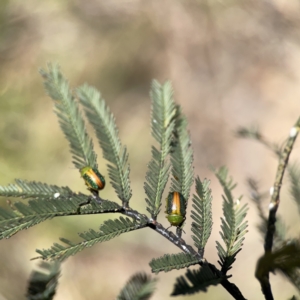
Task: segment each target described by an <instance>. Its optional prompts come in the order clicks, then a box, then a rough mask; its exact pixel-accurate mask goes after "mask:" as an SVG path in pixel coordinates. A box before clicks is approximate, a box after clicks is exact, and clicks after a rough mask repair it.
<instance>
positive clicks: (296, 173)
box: [287, 163, 300, 212]
mask: <svg viewBox="0 0 300 300" xmlns="http://www.w3.org/2000/svg"><path fill="white" fill-rule="evenodd" d="M287 170H288V174H289V178H290V182H291V183H290V184H291V186H290V193H291V195H292V198H293V200H294V201H295V203H296V205H297V207H298V211H299V212H300V166H299V164H296V163H295V164H293V166H291V167H288V169H287Z"/></svg>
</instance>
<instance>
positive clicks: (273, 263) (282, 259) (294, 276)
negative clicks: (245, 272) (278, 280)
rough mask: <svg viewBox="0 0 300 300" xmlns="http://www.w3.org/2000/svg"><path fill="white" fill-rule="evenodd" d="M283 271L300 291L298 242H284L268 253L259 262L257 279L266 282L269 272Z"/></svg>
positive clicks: (299, 245)
mask: <svg viewBox="0 0 300 300" xmlns="http://www.w3.org/2000/svg"><path fill="white" fill-rule="evenodd" d="M275 270H279V271H281V272H282V273H283V274H284V275H285V276H286V277H287V278H288V279H289V281H290V282H291V283H292V284H293V285H294V286H295V287H296V288H297V289H298V290H300V276H299V275H300V244H299V241H297V240H292V241H288V242H284V243H282V244H281V247H280V248H278V249H276V250H274V251H272V253H269V252H266V253H265V254H264V255H263V256H262V257H261V258H260V259H259V260H258V261H257V265H256V270H255V277H256V278H257V279H258V280H259V281H260V282H264V280H265V278H266V277H268V276H269V272H274V271H275Z"/></svg>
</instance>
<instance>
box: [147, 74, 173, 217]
mask: <svg viewBox="0 0 300 300" xmlns="http://www.w3.org/2000/svg"><path fill="white" fill-rule="evenodd" d="M150 95H151V99H152V115H151V124H152V135H153V137H154V138H155V139H156V140H157V141H158V143H159V144H160V150H157V149H156V148H155V147H152V151H151V152H152V159H151V161H150V163H149V165H148V171H147V174H146V182H145V185H144V188H145V192H146V195H147V197H148V198H146V203H147V204H148V207H147V210H148V212H149V213H150V214H151V217H152V218H154V219H156V216H157V215H158V213H159V211H160V206H161V197H162V193H163V191H164V189H165V186H166V184H167V181H168V177H169V169H170V164H169V163H167V162H166V157H167V155H168V153H169V152H170V149H171V142H172V133H173V130H174V126H175V121H174V117H175V114H176V108H175V104H174V101H173V90H172V86H171V83H170V82H166V83H165V84H163V85H160V84H159V83H158V82H157V81H155V80H154V81H153V82H152V87H151V92H150Z"/></svg>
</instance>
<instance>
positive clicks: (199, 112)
mask: <svg viewBox="0 0 300 300" xmlns="http://www.w3.org/2000/svg"><path fill="white" fill-rule="evenodd" d="M299 6H300V4H299V1H297V0H290V1H280V0H271V1H259V0H245V1H242V2H241V1H236V0H231V1H224V0H221V1H207V0H198V1H194V0H193V1H192V0H183V1H172V0H167V1H163V2H162V1H158V0H154V1H142V0H129V1H123V2H120V1H116V0H111V1H104V0H91V1H83V0H75V1H68V0H65V1H58V0H56V1H37V0H28V1H18V0H2V1H0V78H1V79H0V136H1V139H0V165H1V169H0V180H1V184H2V185H4V184H8V183H10V182H12V181H13V179H14V178H15V177H17V178H22V179H27V180H33V179H36V178H38V179H40V180H41V181H45V182H49V183H51V184H59V185H64V186H65V185H69V186H71V187H75V188H76V189H78V190H80V191H84V189H85V187H84V184H83V183H82V182H81V180H80V178H79V175H78V172H77V170H72V169H71V159H70V155H69V153H68V145H67V142H65V141H64V138H63V136H62V134H61V132H60V130H59V125H58V124H57V120H56V119H55V116H54V114H53V113H52V112H51V103H50V101H49V99H47V96H46V95H45V93H44V90H43V86H42V83H41V80H40V76H39V75H38V70H39V68H40V67H44V66H45V65H46V63H47V62H48V61H54V62H55V61H56V62H58V63H59V64H60V65H61V66H62V68H63V69H64V72H65V74H66V76H67V77H68V78H69V79H70V82H72V84H74V86H77V85H79V84H82V83H84V82H88V83H89V84H91V85H94V86H96V87H97V88H98V89H99V90H100V91H101V93H102V95H103V97H104V98H105V99H106V100H107V101H108V103H109V105H110V107H111V109H112V111H113V113H114V115H115V116H116V119H117V120H118V127H119V128H120V136H121V139H122V140H124V143H125V144H126V145H128V152H129V153H130V157H129V159H130V164H131V166H132V173H131V174H132V177H131V179H132V185H133V195H134V196H133V201H135V202H134V203H135V204H136V205H137V206H138V205H143V201H142V199H144V198H145V196H144V193H143V187H142V183H141V182H140V178H144V174H145V171H146V163H147V161H148V160H149V157H147V155H150V154H149V153H148V152H147V151H145V152H141V151H140V150H138V149H140V147H136V145H137V144H139V145H145V149H148V148H147V147H148V145H149V144H150V141H149V140H150V133H149V127H148V123H149V121H148V120H150V113H149V107H150V101H149V97H148V91H149V86H150V82H151V79H152V78H157V79H159V81H164V80H165V79H171V80H172V83H173V86H174V87H175V94H176V97H177V99H176V101H177V102H179V103H181V104H182V105H183V110H184V112H185V114H186V115H187V117H188V120H189V126H190V129H191V136H192V137H191V139H192V140H193V148H194V153H195V164H196V169H195V173H196V174H200V177H201V178H204V177H205V176H206V177H210V178H211V177H212V176H211V174H209V173H208V171H207V169H206V167H207V165H209V164H212V165H222V164H225V165H228V166H229V168H230V169H231V170H234V174H233V175H234V177H235V178H241V179H242V178H245V177H246V176H248V174H249V173H250V174H251V175H252V177H255V178H257V176H255V175H257V174H260V176H261V177H260V178H258V179H260V180H261V181H262V184H264V183H267V184H271V182H272V180H273V178H270V176H272V175H270V174H273V173H272V172H271V171H272V170H273V168H274V166H275V164H276V162H275V161H274V165H272V163H270V161H269V160H268V156H267V155H266V156H265V157H267V158H264V157H262V156H261V157H259V156H260V152H258V154H257V155H253V156H251V154H253V153H254V151H255V150H256V148H252V146H248V144H245V143H247V142H233V140H232V137H231V130H232V129H233V128H236V127H237V125H245V124H246V125H248V124H249V123H259V124H260V125H261V127H262V129H263V131H264V132H266V130H268V132H269V133H270V135H271V137H270V140H278V139H279V138H280V137H282V136H286V135H285V134H284V130H285V131H286V127H285V124H286V126H289V125H288V124H290V123H291V120H294V119H296V117H297V115H298V111H299V105H298V102H297V100H296V99H299V97H300V85H299V84H298V83H299V80H300V77H299V71H298V69H299V64H300V61H299V55H298V52H299V50H300V48H299V39H300V33H299V30H298V28H299V25H300V16H299V13H298V12H299ZM123 137H125V139H123ZM273 137H276V138H274V139H273ZM243 143H244V144H243ZM244 145H247V146H244ZM97 151H99V150H97ZM98 157H101V155H100V154H99V155H98ZM98 163H99V165H101V163H103V161H102V160H101V159H98ZM232 165H233V166H234V167H232ZM245 173H246V174H245ZM104 175H106V176H107V174H104ZM241 181H242V180H239V182H241ZM106 193H107V194H106V195H105V196H106V197H107V198H109V197H110V196H111V195H113V194H112V189H111V188H109V187H108V188H107V192H106ZM216 193H217V191H216ZM241 193H244V194H246V192H244V191H241ZM139 199H140V200H139ZM139 202H140V203H139ZM2 205H3V206H5V201H3V202H2V203H1V206H2ZM285 208H286V214H291V216H292V213H293V208H288V207H285ZM213 209H216V208H213ZM219 213H221V212H219ZM253 218H254V219H255V217H253ZM218 219H219V218H215V219H214V222H215V220H218ZM289 219H290V222H291V223H292V224H293V223H295V222H296V221H295V219H293V217H290V218H289ZM100 222H103V220H99V217H98V218H97V217H94V216H93V217H82V218H80V219H79V218H77V217H74V218H66V219H62V220H53V221H51V222H46V223H45V224H44V225H40V226H38V228H36V229H32V230H29V231H28V232H24V233H23V234H21V235H20V236H16V237H15V238H13V239H12V240H11V241H2V246H1V250H0V254H1V261H0V262H1V266H2V268H1V271H0V290H1V293H2V294H3V296H4V297H6V298H7V299H22V297H23V299H24V297H25V296H24V294H25V290H26V280H27V278H28V275H29V273H30V270H31V269H32V264H29V263H28V258H30V257H32V256H33V255H34V250H35V248H38V247H40V248H41V247H47V246H49V245H50V243H51V241H52V240H53V237H54V236H55V237H56V236H59V235H64V231H73V232H74V231H82V230H83V229H84V228H89V227H91V226H95V227H97V226H98V224H99V223H100ZM256 223H257V222H256V220H253V223H252V224H249V227H252V228H254V226H255V225H254V224H256ZM216 227H217V226H216ZM79 228H80V229H79ZM74 234H75V233H74ZM250 234H254V235H253V236H252V241H253V242H251V243H250V242H249V244H248V245H246V244H245V247H244V250H245V256H243V258H244V259H249V260H250V259H251V262H252V264H251V263H249V266H250V267H249V269H247V270H245V266H243V272H244V274H247V273H249V274H251V277H253V276H252V274H253V269H251V265H252V266H253V264H254V263H255V261H256V260H257V258H258V257H259V256H260V254H261V252H259V249H261V251H262V244H261V241H260V240H259V239H258V238H257V236H255V232H254V230H253V229H252V232H251V233H249V237H250ZM212 235H214V236H216V235H218V232H213V233H212ZM151 237H152V236H151ZM151 237H148V236H147V237H145V236H144V234H141V235H139V236H138V239H139V244H134V245H135V246H134V247H136V249H135V251H134V252H135V253H132V254H130V253H131V251H132V246H131V247H130V246H127V243H130V242H133V243H136V239H137V235H135V236H132V237H131V238H130V237H127V238H126V240H125V239H120V242H119V243H122V249H123V251H124V253H126V261H127V259H128V260H129V261H130V260H132V261H135V262H136V265H134V266H135V267H136V269H135V270H131V271H132V272H130V273H134V272H135V271H137V270H138V269H139V268H140V266H141V265H143V266H145V268H146V265H147V261H148V258H149V257H153V256H157V257H158V256H159V255H162V253H163V252H165V251H164V250H160V247H161V243H160V240H158V241H156V240H152V239H151ZM213 239H214V237H212V240H213ZM33 240H35V242H33ZM140 241H142V242H144V243H145V244H147V243H148V246H149V247H152V248H151V251H150V252H151V253H148V252H147V251H149V249H147V247H144V246H142V245H140V244H141V242H140ZM37 243H38V244H37ZM31 244H33V245H34V246H31ZM113 245H115V246H116V247H117V245H118V244H117V242H116V244H113ZM113 245H111V244H110V245H109V248H106V247H105V246H104V247H98V248H97V249H95V250H93V251H95V252H93V251H92V250H91V252H89V253H87V254H86V255H82V256H80V257H78V258H76V259H74V260H72V261H70V262H68V268H69V270H70V271H67V270H66V271H65V273H64V276H63V277H64V279H63V280H65V281H63V282H62V283H61V284H60V285H59V289H60V291H59V293H58V294H61V295H62V296H57V299H74V300H77V299H78V300H79V299H98V296H99V294H101V295H104V294H105V295H106V298H107V299H110V298H113V297H115V295H116V294H115V287H114V286H109V285H108V284H107V282H109V280H110V278H114V280H118V279H119V280H118V282H119V284H118V286H119V287H121V286H122V284H123V282H124V281H126V280H127V278H128V271H126V269H127V268H129V267H130V268H134V266H132V265H128V264H127V263H126V262H125V261H124V255H120V253H118V251H117V250H119V249H117V250H116V251H112V250H111V247H113ZM143 247H144V248H143ZM211 247H214V246H211ZM247 247H248V248H249V249H250V250H249V252H247V250H246V249H247ZM20 249H22V251H21V252H20ZM141 249H143V251H142V250H141ZM253 249H258V250H256V252H255V253H253ZM99 251H100V252H101V255H98V254H99V253H98V252H99ZM126 251H127V252H126ZM207 252H209V251H207ZM136 253H139V255H140V256H137V254H136ZM110 255H114V256H113V258H114V259H115V261H116V264H117V265H118V266H119V268H120V269H119V272H118V274H120V275H118V276H120V277H119V278H116V276H112V277H109V274H107V272H106V271H104V270H106V268H107V264H106V261H108V260H109V258H110V259H113V258H112V257H111V256H110ZM117 255H119V256H120V257H117V258H116V256H117ZM131 255H132V256H131ZM147 255H148V256H147ZM242 255H243V253H241V261H242V260H243V258H242ZM145 256H147V257H146V258H145ZM254 256H255V257H254ZM99 266H101V267H99ZM66 269H67V268H66ZM147 270H148V269H147ZM145 271H146V270H145ZM68 272H70V273H71V274H69V273H68ZM236 272H239V269H238V268H237V270H236ZM11 278H14V280H15V281H16V282H18V283H19V286H18V288H17V289H16V288H15V287H14V286H12V285H11V284H9V282H11ZM87 278H88V279H87ZM168 278H169V280H170V282H172V280H173V279H174V275H172V276H170V277H168ZM68 280H69V281H68ZM167 280H168V279H167V277H166V281H164V280H161V281H162V282H164V284H163V285H162V283H159V284H158V287H157V293H156V299H166V297H168V296H167V295H169V293H170V291H169V290H168V289H167V286H168V284H167V283H166V282H167ZM278 280H279V281H278V284H277V286H278V293H282V294H277V295H279V296H278V297H279V298H283V299H287V298H288V296H290V295H291V294H292V293H291V292H290V290H291V286H285V288H283V284H282V281H280V279H278ZM101 281H105V284H101V285H99V284H98V283H99V282H101ZM253 282H254V280H253ZM85 284H88V285H89V286H95V288H94V289H92V290H90V291H85V289H84V286H85ZM160 284H161V285H160ZM251 284H252V283H251V282H250V281H249V279H247V278H244V276H242V277H241V278H240V282H237V285H238V286H241V289H242V290H243V286H244V287H245V288H246V287H250V288H253V290H255V289H257V290H259V289H258V288H257V285H256V282H255V283H254V284H253V285H251ZM285 291H286V292H285ZM258 292H259V291H258ZM217 293H218V291H217V290H214V289H211V290H209V292H208V294H205V295H204V299H209V298H212V297H215V298H220V297H219V296H220V294H217ZM284 293H285V294H284ZM294 294H295V293H294ZM59 297H61V298H59ZM228 297H229V296H228ZM252 298H253V297H252ZM178 299H180V298H178ZM191 299H193V298H192V297H191ZM228 299H229V298H228Z"/></svg>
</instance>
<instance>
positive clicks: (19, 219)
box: [0, 188, 121, 239]
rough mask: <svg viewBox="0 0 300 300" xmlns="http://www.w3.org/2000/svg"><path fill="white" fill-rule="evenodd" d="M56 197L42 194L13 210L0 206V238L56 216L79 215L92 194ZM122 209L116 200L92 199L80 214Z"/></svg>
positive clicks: (15, 206)
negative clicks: (99, 200) (45, 196)
mask: <svg viewBox="0 0 300 300" xmlns="http://www.w3.org/2000/svg"><path fill="white" fill-rule="evenodd" d="M60 189H62V188H60ZM56 198H57V199H50V198H49V199H47V198H46V199H44V196H43V195H42V196H41V199H35V200H30V201H29V202H28V204H24V203H22V202H16V203H14V204H13V206H12V209H13V210H6V209H4V208H0V239H3V238H10V237H11V236H13V235H14V234H16V233H18V232H19V231H21V230H24V229H28V228H29V227H32V226H34V225H36V224H39V223H41V222H43V221H46V220H48V219H52V218H54V217H59V216H68V215H77V214H78V208H79V205H80V204H82V203H85V202H87V201H88V200H89V199H90V196H87V195H83V194H75V193H72V194H70V195H69V196H68V197H67V196H61V195H59V194H58V193H57V194H56ZM120 209H121V207H120V206H119V205H118V204H117V203H115V202H111V201H106V200H102V202H101V205H99V204H98V203H96V202H94V201H92V202H91V203H90V204H88V205H85V206H82V207H80V214H93V213H102V212H113V211H117V210H120Z"/></svg>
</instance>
